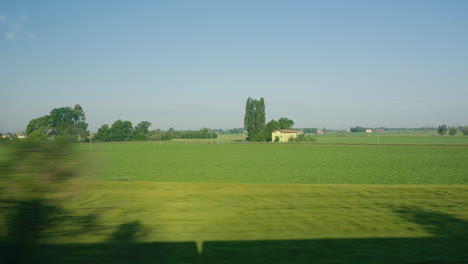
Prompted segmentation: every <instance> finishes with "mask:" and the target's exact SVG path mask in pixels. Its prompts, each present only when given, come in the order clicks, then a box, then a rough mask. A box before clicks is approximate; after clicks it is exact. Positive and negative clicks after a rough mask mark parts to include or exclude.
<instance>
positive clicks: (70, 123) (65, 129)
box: [49, 105, 88, 138]
mask: <svg viewBox="0 0 468 264" xmlns="http://www.w3.org/2000/svg"><path fill="white" fill-rule="evenodd" d="M85 119H86V117H85V113H84V112H83V108H82V107H81V106H80V105H75V107H74V108H71V107H61V108H54V109H52V111H51V112H50V115H49V123H50V126H51V127H52V128H53V129H54V130H55V131H56V133H57V135H76V136H80V137H81V138H85V137H86V129H87V128H88V124H87V123H85V122H84V120H85Z"/></svg>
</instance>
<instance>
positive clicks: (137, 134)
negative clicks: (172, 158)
mask: <svg viewBox="0 0 468 264" xmlns="http://www.w3.org/2000/svg"><path fill="white" fill-rule="evenodd" d="M150 126H151V122H148V121H141V122H140V123H138V125H136V126H135V129H134V135H133V139H135V140H146V139H148V135H149V127H150Z"/></svg>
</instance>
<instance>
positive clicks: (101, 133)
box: [94, 124, 111, 142]
mask: <svg viewBox="0 0 468 264" xmlns="http://www.w3.org/2000/svg"><path fill="white" fill-rule="evenodd" d="M94 138H95V139H96V140H99V141H102V142H109V141H111V138H110V128H109V125H108V124H104V125H102V126H101V127H100V128H99V129H98V131H97V133H96V135H95V137H94Z"/></svg>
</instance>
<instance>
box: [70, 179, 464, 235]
mask: <svg viewBox="0 0 468 264" xmlns="http://www.w3.org/2000/svg"><path fill="white" fill-rule="evenodd" d="M88 184H89V186H88V190H87V191H85V193H84V194H82V195H81V196H79V197H77V199H76V200H74V201H73V203H72V204H73V206H72V208H75V209H79V208H88V209H90V208H97V209H99V208H103V210H102V211H101V221H102V222H103V223H105V224H106V225H110V226H115V227H117V226H118V225H120V224H124V223H128V222H134V221H140V222H141V224H142V225H143V226H144V227H146V228H148V232H147V234H146V236H144V237H143V238H142V241H243V240H290V239H320V238H371V237H372V238H377V237H381V238H395V237H433V236H437V235H438V233H437V230H432V229H430V228H429V227H427V226H424V225H421V224H419V223H416V222H414V221H410V220H408V219H409V218H410V217H411V215H410V214H411V212H409V210H419V211H421V212H424V211H427V212H437V213H439V214H447V215H451V216H453V217H455V218H457V219H461V220H466V221H468V212H467V211H466V210H464V209H466V208H467V206H468V187H466V186H437V185H425V186H413V185H407V186H405V185H389V186H386V185H303V184H295V185H291V184H210V183H197V184H193V183H191V184H189V183H148V182H100V181H98V182H92V183H88ZM434 228H437V227H434ZM439 228H442V227H439ZM454 228H456V227H454ZM110 231H112V230H110ZM110 231H109V232H110ZM465 231H466V230H465ZM454 232H455V231H454ZM105 238H106V235H104V237H102V238H101V239H105ZM92 239H97V237H92ZM83 241H86V239H84V240H83ZM98 241H99V240H98ZM86 242H93V240H91V241H86Z"/></svg>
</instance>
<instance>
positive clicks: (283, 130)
mask: <svg viewBox="0 0 468 264" xmlns="http://www.w3.org/2000/svg"><path fill="white" fill-rule="evenodd" d="M276 131H279V132H282V133H298V132H299V131H297V130H293V129H278V130H275V132H276Z"/></svg>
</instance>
